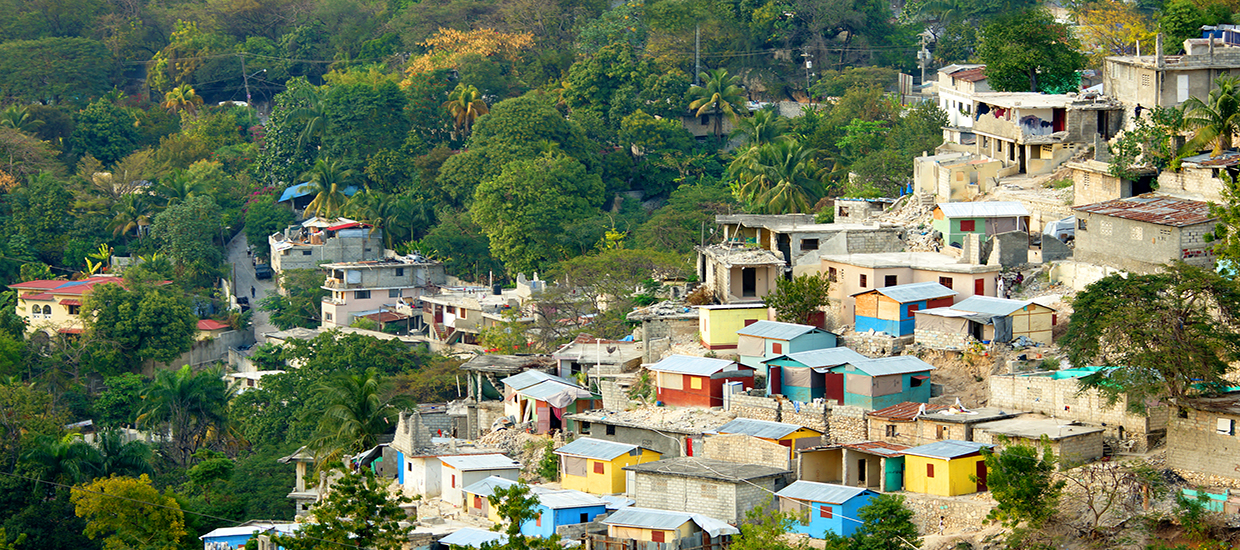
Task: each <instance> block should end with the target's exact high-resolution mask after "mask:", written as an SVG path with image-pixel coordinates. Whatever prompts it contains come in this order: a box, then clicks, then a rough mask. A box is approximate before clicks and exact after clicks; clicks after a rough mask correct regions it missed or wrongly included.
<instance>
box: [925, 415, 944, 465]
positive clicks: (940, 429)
mask: <svg viewBox="0 0 1240 550" xmlns="http://www.w3.org/2000/svg"><path fill="white" fill-rule="evenodd" d="M934 438H935V439H946V438H947V427H945V426H935V427H934ZM931 471H933V470H931ZM927 475H930V477H934V475H932V474H927Z"/></svg>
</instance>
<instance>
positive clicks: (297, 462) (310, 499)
mask: <svg viewBox="0 0 1240 550" xmlns="http://www.w3.org/2000/svg"><path fill="white" fill-rule="evenodd" d="M277 462H279V463H280V464H292V465H293V467H294V475H295V476H296V477H294V482H293V483H294V485H293V491H292V492H290V493H289V494H288V498H289V500H292V501H293V513H294V514H295V515H302V514H304V513H306V512H308V511H309V510H310V507H311V506H314V504H315V503H317V502H318V501H319V497H320V496H322V490H323V489H324V487H321V486H320V485H321V484H320V483H316V482H315V480H314V478H313V477H312V476H309V475H307V473H308V472H309V468H310V465H311V464H314V453H312V452H310V451H309V450H307V449H306V448H305V447H302V448H300V449H297V452H295V453H293V454H291V455H288V456H286V457H283V458H280V459H279V460H277ZM307 481H309V483H307Z"/></svg>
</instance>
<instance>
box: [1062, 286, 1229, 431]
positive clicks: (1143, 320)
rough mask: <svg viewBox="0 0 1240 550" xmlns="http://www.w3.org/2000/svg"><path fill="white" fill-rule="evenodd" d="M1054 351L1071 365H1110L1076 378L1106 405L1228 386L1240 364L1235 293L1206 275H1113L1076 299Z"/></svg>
mask: <svg viewBox="0 0 1240 550" xmlns="http://www.w3.org/2000/svg"><path fill="white" fill-rule="evenodd" d="M1072 309H1073V310H1074V312H1073V314H1072V320H1071V321H1070V322H1069V324H1068V332H1067V334H1066V335H1065V336H1064V337H1063V339H1062V340H1061V341H1060V346H1062V347H1063V348H1064V349H1066V350H1067V351H1068V359H1069V360H1070V361H1071V362H1072V364H1074V365H1114V368H1108V369H1103V370H1100V371H1098V372H1097V373H1095V374H1092V375H1089V376H1086V377H1084V378H1081V379H1080V385H1081V388H1082V390H1086V389H1095V390H1097V391H1098V392H1099V393H1100V394H1101V395H1102V396H1103V397H1105V398H1106V399H1107V401H1108V402H1109V403H1115V402H1117V401H1119V400H1120V399H1121V398H1126V399H1127V404H1128V407H1129V408H1130V409H1135V410H1141V409H1143V408H1144V407H1145V406H1146V405H1147V404H1150V403H1154V402H1156V401H1157V400H1159V399H1163V398H1168V397H1169V398H1172V399H1182V398H1184V397H1187V396H1190V395H1193V394H1196V393H1199V392H1208V391H1216V390H1219V389H1221V388H1225V387H1227V386H1228V385H1229V384H1230V383H1229V382H1228V381H1227V375H1228V374H1229V373H1230V372H1232V368H1231V364H1233V363H1234V362H1235V361H1236V360H1237V359H1238V358H1240V289H1238V288H1237V287H1236V285H1235V284H1234V283H1233V282H1232V281H1230V280H1228V279H1225V278H1223V277H1222V276H1221V275H1219V274H1218V273H1216V272H1214V271H1213V270H1211V269H1205V268H1201V267H1195V266H1189V265H1186V264H1183V263H1177V264H1173V265H1171V266H1169V267H1168V268H1167V270H1166V271H1165V272H1162V273H1151V274H1147V275H1135V274H1130V275H1128V276H1127V277H1123V276H1120V275H1112V276H1109V277H1106V278H1103V279H1101V280H1099V281H1097V282H1095V283H1093V284H1091V285H1089V286H1087V287H1085V290H1084V291H1083V292H1081V293H1079V294H1077V296H1076V299H1074V300H1073V302H1072Z"/></svg>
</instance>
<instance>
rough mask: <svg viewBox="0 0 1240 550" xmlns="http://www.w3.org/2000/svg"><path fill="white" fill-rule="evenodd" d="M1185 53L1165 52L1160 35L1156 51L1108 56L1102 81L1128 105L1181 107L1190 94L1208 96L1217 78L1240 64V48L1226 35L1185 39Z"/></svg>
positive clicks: (1105, 87) (1112, 93)
mask: <svg viewBox="0 0 1240 550" xmlns="http://www.w3.org/2000/svg"><path fill="white" fill-rule="evenodd" d="M1183 46H1184V50H1185V54H1184V55H1164V52H1163V43H1162V36H1161V35H1159V37H1158V41H1157V45H1156V47H1155V51H1153V52H1150V53H1151V54H1152V55H1142V56H1134V55H1129V56H1115V57H1108V58H1107V59H1106V62H1105V63H1104V64H1103V75H1102V85H1103V89H1105V90H1106V92H1107V95H1109V96H1111V97H1114V98H1115V99H1117V100H1119V101H1120V102H1121V103H1123V104H1124V105H1125V106H1126V107H1128V108H1135V107H1136V106H1138V105H1140V106H1141V107H1143V108H1145V109H1150V108H1153V107H1177V106H1179V105H1180V104H1182V103H1184V102H1185V101H1187V100H1188V98H1190V97H1200V98H1205V97H1206V96H1207V95H1208V94H1209V93H1210V90H1211V89H1213V88H1214V79H1215V78H1217V77H1218V76H1219V75H1222V74H1228V73H1229V72H1230V71H1235V70H1236V69H1237V68H1240V48H1238V47H1235V46H1230V45H1227V44H1225V43H1224V42H1223V40H1222V39H1217V38H1216V39H1214V40H1208V39H1201V38H1197V39H1189V40H1186V41H1184V44H1183Z"/></svg>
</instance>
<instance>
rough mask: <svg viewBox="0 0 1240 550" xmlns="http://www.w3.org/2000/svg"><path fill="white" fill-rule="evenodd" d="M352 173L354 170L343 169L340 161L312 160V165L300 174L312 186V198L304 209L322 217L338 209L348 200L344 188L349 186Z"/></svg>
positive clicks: (353, 173)
mask: <svg viewBox="0 0 1240 550" xmlns="http://www.w3.org/2000/svg"><path fill="white" fill-rule="evenodd" d="M354 175H355V172H354V171H353V170H347V169H345V168H344V167H343V166H341V164H340V161H328V160H327V159H319V160H316V161H314V166H312V167H310V170H308V171H307V172H306V173H305V174H302V176H301V177H303V178H306V179H308V180H310V183H311V185H313V186H314V187H313V188H312V189H313V192H314V200H312V201H310V204H307V205H306V211H307V212H314V213H315V215H318V216H323V217H331V216H332V215H333V214H335V213H336V212H338V211H340V209H341V208H342V207H344V205H345V203H346V202H348V200H349V198H348V197H347V196H345V194H344V190H345V189H347V188H348V187H349V183H351V182H352V181H353V177H354Z"/></svg>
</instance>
